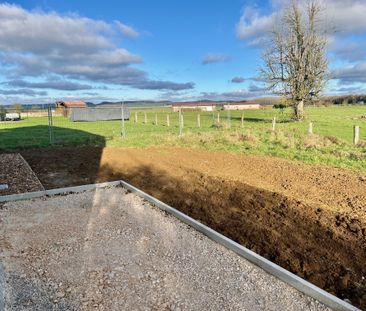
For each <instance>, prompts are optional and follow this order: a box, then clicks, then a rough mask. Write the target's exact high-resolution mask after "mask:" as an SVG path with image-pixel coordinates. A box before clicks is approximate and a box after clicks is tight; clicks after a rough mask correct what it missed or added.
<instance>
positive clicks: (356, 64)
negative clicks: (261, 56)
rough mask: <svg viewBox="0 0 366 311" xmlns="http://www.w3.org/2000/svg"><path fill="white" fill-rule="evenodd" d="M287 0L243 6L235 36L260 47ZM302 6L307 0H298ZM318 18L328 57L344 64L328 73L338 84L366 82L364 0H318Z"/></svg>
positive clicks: (365, 4) (277, 19)
mask: <svg viewBox="0 0 366 311" xmlns="http://www.w3.org/2000/svg"><path fill="white" fill-rule="evenodd" d="M290 3H291V0H272V1H271V5H272V10H271V12H270V13H268V14H261V12H260V11H259V10H257V9H254V8H251V7H245V8H244V9H243V12H242V14H241V17H240V19H239V22H238V24H237V26H236V34H237V37H238V38H239V39H242V40H244V41H245V42H246V43H247V44H248V45H252V46H255V47H263V44H264V43H265V40H266V38H267V36H268V31H269V30H271V29H272V28H273V27H274V26H275V25H276V24H277V23H278V21H279V16H280V15H281V14H282V12H283V10H284V9H285V8H286V7H288V5H289V4H290ZM298 3H299V5H300V6H301V7H302V8H304V7H305V5H306V3H307V0H299V1H298ZM318 3H319V4H320V5H321V7H322V15H323V16H322V20H323V25H322V27H324V29H326V30H327V31H326V33H327V36H328V39H329V43H330V44H329V52H330V55H331V56H332V57H331V60H333V61H334V60H336V61H343V62H346V63H348V65H345V66H343V68H338V69H336V70H333V71H332V77H333V78H334V79H337V80H338V83H339V84H340V87H341V84H342V83H343V84H352V83H358V82H360V83H366V78H364V76H365V75H366V68H365V63H366V52H365V51H366V44H365V41H364V40H365V34H366V18H365V17H364V15H365V12H366V1H365V0H322V1H319V2H318Z"/></svg>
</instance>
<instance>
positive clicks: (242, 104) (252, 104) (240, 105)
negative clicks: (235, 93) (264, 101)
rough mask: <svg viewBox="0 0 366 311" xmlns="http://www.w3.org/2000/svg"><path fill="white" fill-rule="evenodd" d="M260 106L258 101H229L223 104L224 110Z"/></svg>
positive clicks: (258, 107)
mask: <svg viewBox="0 0 366 311" xmlns="http://www.w3.org/2000/svg"><path fill="white" fill-rule="evenodd" d="M260 108H261V105H260V104H258V103H256V102H230V103H229V102H228V103H225V104H224V105H223V109H224V110H247V109H260Z"/></svg>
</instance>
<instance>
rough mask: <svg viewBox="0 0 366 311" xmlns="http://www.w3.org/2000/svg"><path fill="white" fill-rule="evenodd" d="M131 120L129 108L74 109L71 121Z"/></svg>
mask: <svg viewBox="0 0 366 311" xmlns="http://www.w3.org/2000/svg"><path fill="white" fill-rule="evenodd" d="M122 115H123V118H124V120H129V119H130V111H129V109H128V107H127V106H123V110H122V107H108V108H104V107H103V108H72V109H71V114H70V120H71V121H108V120H122Z"/></svg>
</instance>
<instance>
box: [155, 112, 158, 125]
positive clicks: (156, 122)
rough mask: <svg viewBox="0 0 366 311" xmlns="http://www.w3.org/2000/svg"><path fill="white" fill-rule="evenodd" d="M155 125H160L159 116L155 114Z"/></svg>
mask: <svg viewBox="0 0 366 311" xmlns="http://www.w3.org/2000/svg"><path fill="white" fill-rule="evenodd" d="M155 125H158V114H157V113H155Z"/></svg>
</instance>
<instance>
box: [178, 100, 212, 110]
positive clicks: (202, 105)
mask: <svg viewBox="0 0 366 311" xmlns="http://www.w3.org/2000/svg"><path fill="white" fill-rule="evenodd" d="M172 108H173V111H174V112H177V111H180V110H181V111H214V110H215V109H216V103H213V102H182V103H174V104H172Z"/></svg>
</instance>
